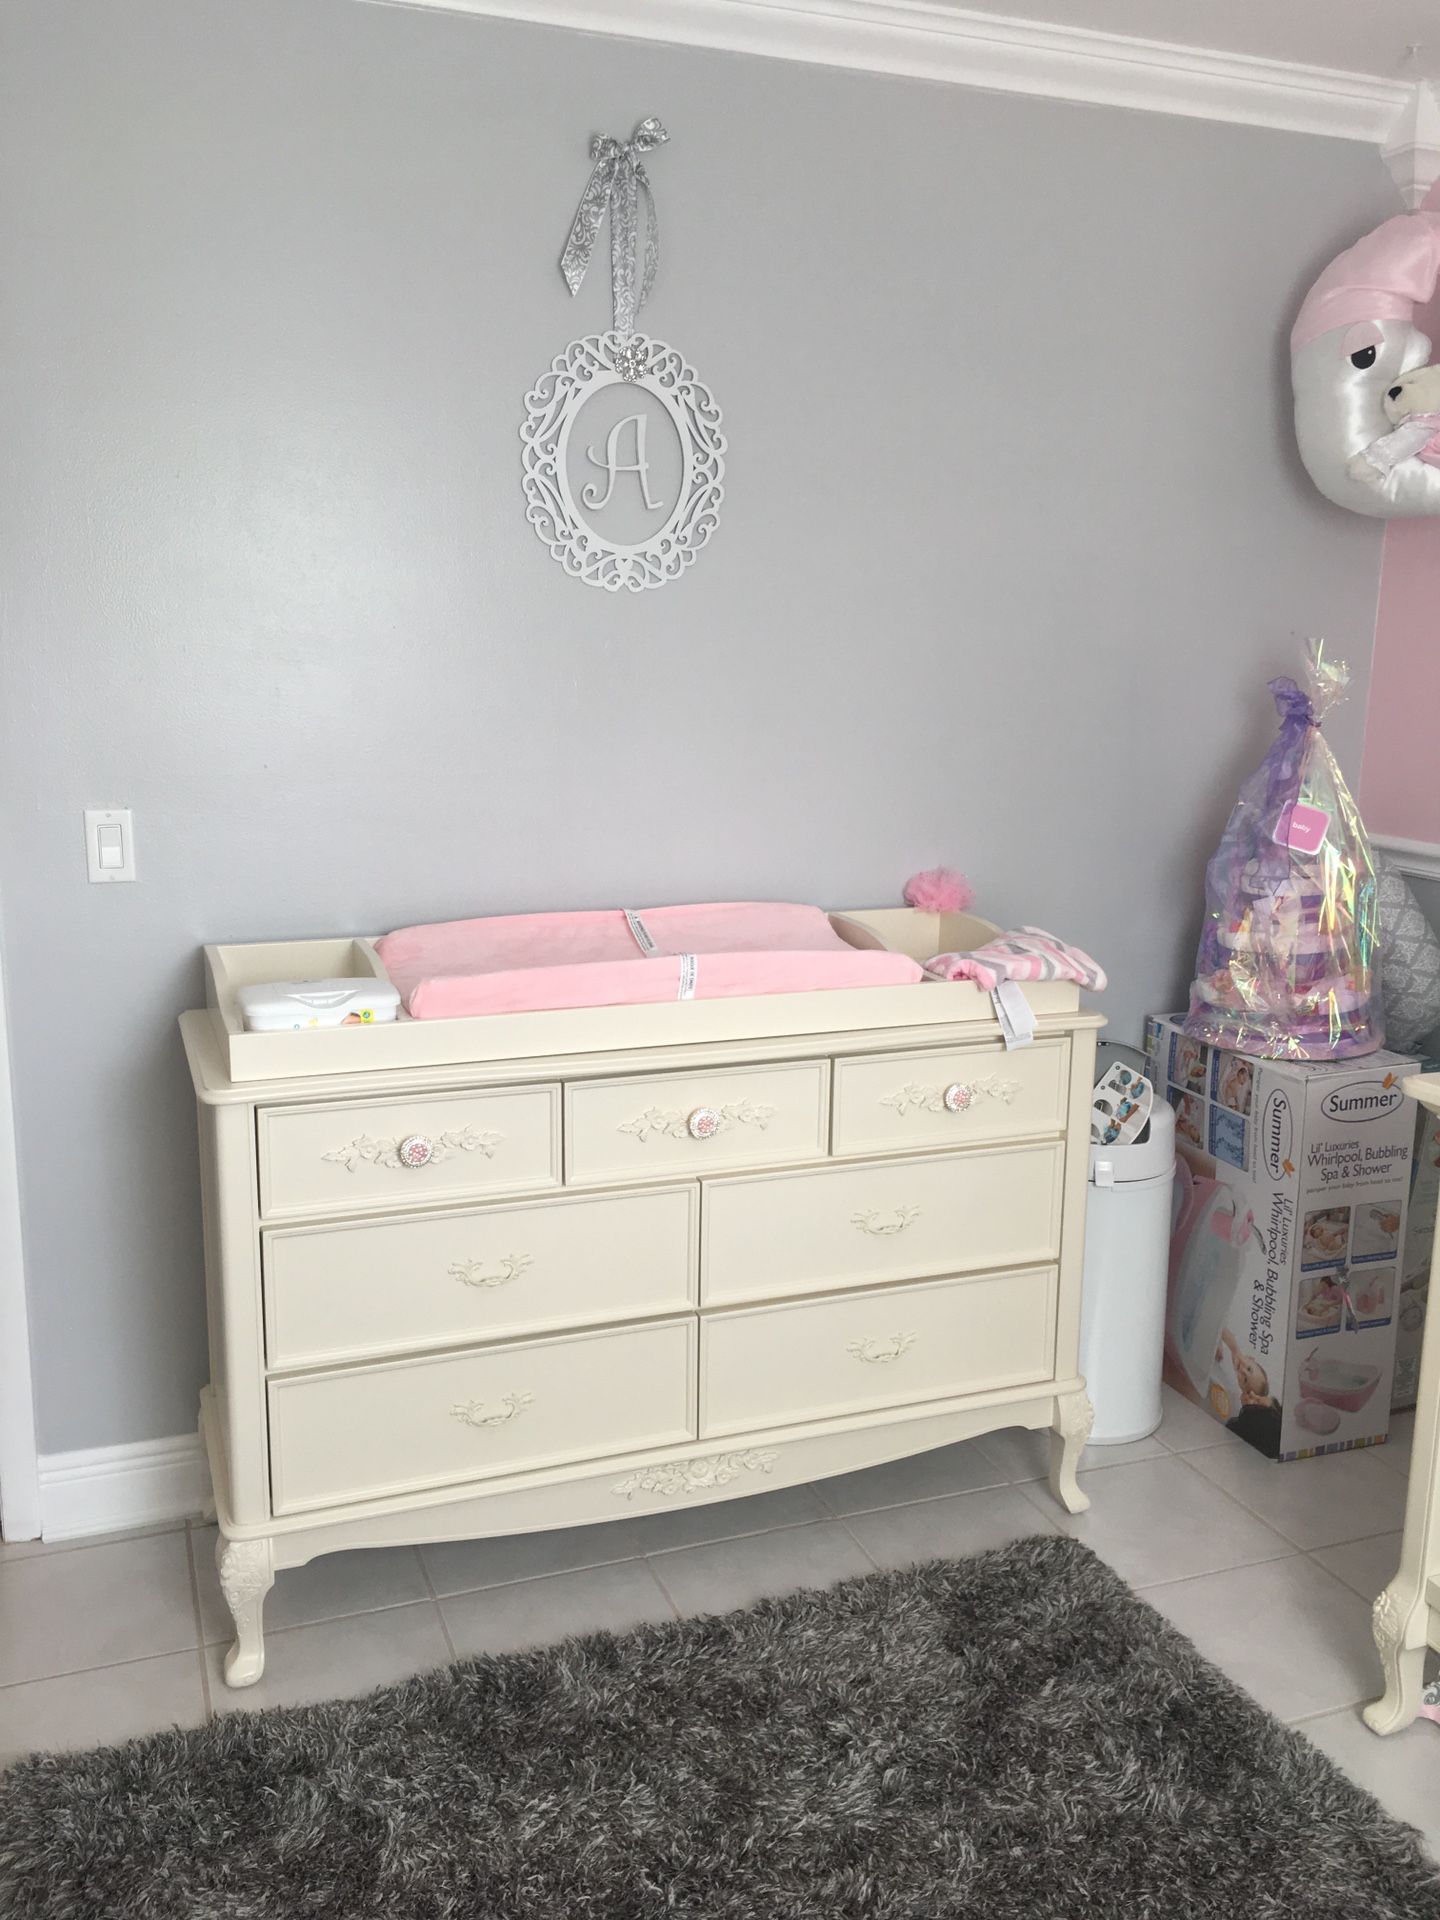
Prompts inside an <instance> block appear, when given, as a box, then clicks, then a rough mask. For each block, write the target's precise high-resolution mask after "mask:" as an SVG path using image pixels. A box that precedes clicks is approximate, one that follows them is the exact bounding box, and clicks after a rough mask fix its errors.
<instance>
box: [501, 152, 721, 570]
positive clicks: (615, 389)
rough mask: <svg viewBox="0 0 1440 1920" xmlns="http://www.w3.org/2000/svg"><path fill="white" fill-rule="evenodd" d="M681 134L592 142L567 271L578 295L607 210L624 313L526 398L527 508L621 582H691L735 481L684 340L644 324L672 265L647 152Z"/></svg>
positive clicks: (561, 357)
mask: <svg viewBox="0 0 1440 1920" xmlns="http://www.w3.org/2000/svg"><path fill="white" fill-rule="evenodd" d="M669 137H670V136H669V135H668V134H667V133H666V131H665V129H664V127H662V126H661V124H660V122H659V121H658V120H656V119H654V118H653V117H651V118H649V119H646V120H642V121H641V122H640V124H639V125H638V126H637V127H636V129H635V131H634V133H633V134H632V135H631V136H630V138H629V139H628V140H625V141H620V140H615V139H612V138H610V137H609V136H608V135H603V134H597V135H596V136H595V139H594V140H593V141H592V143H591V148H590V153H591V158H592V160H593V161H594V167H593V170H592V172H591V174H590V179H589V182H588V183H587V185H586V188H585V191H584V193H583V194H582V195H581V198H580V205H579V206H578V208H577V209H576V211H575V218H574V220H573V222H572V223H571V227H570V235H569V238H568V239H567V240H566V242H565V251H564V253H563V254H562V255H561V257H560V271H561V272H562V273H563V274H564V276H565V283H566V285H567V286H568V287H569V289H570V292H571V294H572V295H573V294H577V293H578V292H579V291H580V286H581V283H582V282H583V280H584V278H585V269H586V268H587V267H588V266H589V264H590V258H591V255H592V253H593V252H594V249H595V241H596V237H597V235H598V233H599V231H600V223H601V221H602V220H603V219H604V218H605V215H606V212H607V211H608V213H609V215H610V282H611V298H612V302H613V308H614V325H613V327H612V328H611V329H610V331H609V332H608V333H592V334H587V335H586V336H585V338H584V339H581V340H572V341H571V343H570V345H569V346H568V347H567V348H566V349H565V351H564V352H563V353H562V354H558V355H557V356H556V358H555V359H554V360H553V361H552V362H551V363H550V367H549V370H548V371H547V372H546V373H543V374H542V375H541V376H540V378H539V380H537V381H536V383H535V385H534V387H533V388H532V389H531V391H530V392H529V393H527V394H526V396H525V423H524V425H523V426H522V427H521V429H520V438H521V441H522V442H523V445H524V453H525V475H524V479H525V517H526V519H528V520H529V522H530V524H531V526H532V527H534V529H535V531H536V533H538V534H539V536H540V538H541V539H542V540H543V541H544V542H545V544H546V546H547V547H549V549H550V551H551V553H552V554H553V555H554V556H555V558H556V559H557V560H558V561H559V562H560V564H561V565H562V566H563V567H564V569H565V571H566V572H567V573H570V574H573V575H574V576H575V578H576V579H577V580H584V581H585V582H586V583H587V584H588V585H590V586H592V587H604V588H605V589H606V591H607V592H609V593H615V592H617V591H618V590H619V589H620V588H621V587H628V588H629V589H630V591H631V592H632V593H638V592H640V591H641V589H642V588H644V587H661V586H664V584H665V582H666V581H667V580H678V579H679V577H680V575H681V574H682V573H684V572H685V570H686V568H687V567H689V566H690V564H691V562H692V561H693V560H694V558H695V556H696V554H697V553H698V552H699V551H700V549H701V547H703V546H704V545H705V543H706V542H707V541H708V540H709V538H710V535H711V534H712V533H713V532H714V531H715V527H716V524H717V522H718V521H719V518H720V502H721V499H722V498H723V497H724V491H725V489H724V486H723V484H722V483H723V479H724V474H725V436H724V434H723V433H722V432H721V431H720V409H719V408H718V407H717V406H716V404H715V401H714V398H713V396H712V394H711V392H710V389H709V388H708V387H707V386H705V385H704V384H703V383H702V382H701V381H700V380H699V378H698V377H697V376H696V373H695V369H694V368H693V367H692V366H690V365H689V364H688V363H687V362H686V360H685V358H684V356H683V355H682V354H680V353H678V352H677V351H676V350H675V348H674V347H670V346H667V345H666V344H665V342H664V341H663V340H656V339H653V338H651V337H650V336H648V335H646V334H643V333H637V332H636V331H635V321H636V318H637V316H638V315H639V313H640V310H641V308H642V307H643V306H644V304H645V302H646V300H647V298H648V297H649V295H650V292H651V289H652V288H653V286H654V284H655V270H656V268H657V267H658V265H659V263H660V239H659V230H658V228H657V227H656V224H655V201H654V197H653V195H652V194H651V191H650V181H649V179H648V177H647V175H646V172H645V166H644V159H643V156H644V155H645V154H647V153H650V152H652V151H653V150H654V149H655V148H656V147H659V146H662V145H663V144H664V143H665V141H666V140H668V139H669ZM641 201H643V202H644V209H645V248H644V256H643V265H642V266H641V269H640V277H639V284H638V286H637V284H636V266H637V254H638V252H639V246H640V237H639V210H640V202H641Z"/></svg>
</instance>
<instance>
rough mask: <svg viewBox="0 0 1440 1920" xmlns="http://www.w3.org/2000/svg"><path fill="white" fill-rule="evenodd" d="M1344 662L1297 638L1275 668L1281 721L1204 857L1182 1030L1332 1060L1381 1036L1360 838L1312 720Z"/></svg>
mask: <svg viewBox="0 0 1440 1920" xmlns="http://www.w3.org/2000/svg"><path fill="white" fill-rule="evenodd" d="M1349 677H1350V676H1349V673H1348V671H1347V670H1346V667H1345V664H1344V662H1343V661H1340V660H1326V659H1325V657H1324V643H1323V642H1322V641H1318V640H1312V641H1311V642H1310V643H1309V647H1308V651H1307V674H1306V679H1307V682H1308V691H1302V689H1301V688H1299V687H1297V686H1296V684H1295V682H1294V681H1293V680H1272V681H1271V682H1270V691H1271V693H1272V694H1273V695H1274V696H1275V706H1276V709H1277V711H1278V712H1279V715H1280V732H1279V734H1278V736H1277V737H1276V740H1275V744H1274V745H1273V746H1272V747H1271V749H1270V751H1269V753H1267V754H1266V756H1265V759H1264V760H1263V762H1262V763H1261V765H1260V766H1259V768H1258V769H1257V770H1256V772H1255V773H1253V774H1252V775H1251V776H1250V778H1249V779H1248V780H1247V781H1246V782H1245V785H1244V786H1243V787H1242V788H1241V790H1240V798H1239V799H1238V801H1237V802H1236V804H1235V810H1234V812H1233V813H1232V814H1231V815H1230V819H1229V822H1228V824H1227V825H1226V828H1225V833H1224V837H1223V838H1222V840H1221V842H1220V845H1219V848H1218V849H1217V851H1216V853H1215V857H1214V858H1213V859H1212V860H1211V862H1210V864H1209V866H1208V867H1207V868H1206V869H1205V927H1204V931H1203V932H1202V934H1201V936H1200V951H1199V954H1198V956H1197V958H1196V962H1195V981H1194V984H1193V985H1192V987H1191V989H1190V1012H1189V1016H1188V1017H1187V1019H1186V1022H1185V1030H1186V1032H1187V1033H1191V1034H1194V1035H1195V1036H1196V1038H1197V1039H1201V1040H1207V1041H1209V1042H1210V1043H1211V1044H1212V1045H1214V1046H1220V1047H1229V1048H1233V1049H1235V1050H1236V1051H1237V1052H1240V1053H1257V1054H1263V1055H1264V1056H1266V1057H1267V1058H1269V1059H1283V1060H1340V1059H1345V1058H1348V1057H1349V1056H1351V1055H1353V1054H1362V1053H1373V1052H1374V1051H1375V1049H1376V1048H1377V1047H1378V1046H1380V1045H1381V1043H1382V1042H1383V1040H1384V1038H1385V1031H1384V1022H1383V1018H1382V1014H1381V1007H1380V983H1379V978H1378V973H1377V956H1376V950H1375V938H1376V929H1377V921H1378V914H1377V908H1376V898H1375V869H1374V866H1373V864H1372V861H1371V856H1370V842H1369V840H1368V839H1367V838H1366V834H1365V829H1364V827H1363V825H1362V824H1361V821H1360V815H1359V814H1358V812H1357V811H1356V808H1355V802H1354V801H1353V800H1352V799H1351V797H1350V790H1349V788H1348V787H1347V786H1346V785H1345V779H1344V776H1343V774H1342V773H1341V772H1340V769H1339V767H1338V766H1337V765H1336V764H1335V756H1334V755H1333V754H1332V753H1331V751H1330V749H1329V747H1328V746H1327V745H1326V743H1325V739H1324V736H1323V735H1322V733H1321V731H1320V727H1321V722H1322V720H1323V719H1324V717H1325V715H1326V713H1327V712H1328V711H1329V710H1330V708H1331V707H1332V706H1333V705H1334V704H1335V702H1336V701H1337V700H1338V699H1339V698H1340V697H1341V695H1342V694H1343V693H1344V691H1345V688H1346V685H1347V683H1348V681H1349Z"/></svg>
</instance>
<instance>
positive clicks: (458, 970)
mask: <svg viewBox="0 0 1440 1920" xmlns="http://www.w3.org/2000/svg"><path fill="white" fill-rule="evenodd" d="M375 951H376V952H377V953H378V954H379V956H380V958H381V960H382V961H383V962H384V964H385V970H386V972H387V973H388V974H389V976H390V978H391V980H392V981H393V982H394V983H395V985H396V986H397V987H398V988H399V989H400V996H401V999H402V1001H403V1003H404V1006H405V1009H406V1011H407V1012H408V1013H409V1014H410V1015H411V1017H412V1018H414V1019H420V1020H431V1019H455V1018H458V1017H460V1016H462V1015H465V1014H478V1013H535V1012H541V1011H545V1010H550V1009H558V1008H561V1007H614V1006H638V1005H642V1004H644V1003H646V1002H649V1001H656V1000H676V999H682V1000H719V999H726V998H729V997H731V996H733V995H736V994H758V993H808V992H814V991H817V990H823V989H834V988H837V987H865V986H878V987H895V986H908V985H910V984H912V983H913V982H915V981H917V980H919V979H920V977H921V968H920V966H919V965H918V963H917V962H916V961H914V960H912V959H911V958H910V957H909V956H908V955H906V954H903V953H894V952H891V951H889V950H888V949H885V948H877V949H869V950H867V949H864V948H857V947H853V946H851V945H850V944H849V943H848V942H847V941H845V940H842V939H841V937H840V935H839V934H838V933H836V931H835V929H834V928H833V927H832V926H831V924H830V919H829V916H828V915H827V914H824V913H822V912H821V911H820V909H819V908H818V907H804V906H792V905H788V904H786V903H783V902H777V901H753V902H741V903H739V904H735V905H721V904H715V905H703V906H694V907H646V908H644V909H643V910H642V911H640V912H634V911H631V912H626V911H623V910H619V909H617V910H614V911H608V912H598V913H527V914H514V915H511V916H508V917H506V918H503V919H485V920H451V921H446V922H442V923H441V924H439V925H436V926H428V927H405V928H402V929H401V931H400V932H398V933H389V934H386V935H385V936H384V937H383V939H380V940H377V941H376V942H375Z"/></svg>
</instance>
